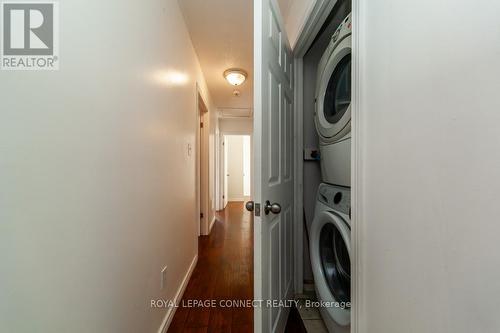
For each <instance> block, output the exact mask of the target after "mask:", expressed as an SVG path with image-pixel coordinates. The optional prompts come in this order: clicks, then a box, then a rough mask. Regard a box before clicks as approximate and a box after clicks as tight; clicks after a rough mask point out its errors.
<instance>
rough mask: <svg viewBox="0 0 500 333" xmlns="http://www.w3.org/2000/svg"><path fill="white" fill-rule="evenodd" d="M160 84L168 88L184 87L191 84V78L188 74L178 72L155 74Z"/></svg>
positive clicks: (169, 71) (170, 71)
mask: <svg viewBox="0 0 500 333" xmlns="http://www.w3.org/2000/svg"><path fill="white" fill-rule="evenodd" d="M155 78H156V80H157V81H158V82H160V83H162V84H166V85H168V86H184V85H186V84H187V83H188V82H189V76H188V75H187V74H186V73H183V72H181V71H176V70H167V71H159V72H157V73H156V74H155Z"/></svg>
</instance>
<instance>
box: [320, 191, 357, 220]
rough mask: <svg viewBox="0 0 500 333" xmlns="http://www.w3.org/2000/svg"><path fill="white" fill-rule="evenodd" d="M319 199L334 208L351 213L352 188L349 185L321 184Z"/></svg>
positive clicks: (344, 212) (346, 213) (347, 213)
mask: <svg viewBox="0 0 500 333" xmlns="http://www.w3.org/2000/svg"><path fill="white" fill-rule="evenodd" d="M318 201H320V202H322V203H324V204H325V205H327V206H328V207H331V208H332V209H333V210H336V211H338V212H341V213H343V214H345V215H349V211H350V208H351V189H350V188H348V187H342V186H334V185H328V184H321V185H320V186H319V190H318Z"/></svg>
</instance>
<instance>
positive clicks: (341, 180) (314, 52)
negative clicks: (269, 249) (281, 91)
mask: <svg viewBox="0 0 500 333" xmlns="http://www.w3.org/2000/svg"><path fill="white" fill-rule="evenodd" d="M350 14H351V1H350V0H340V1H337V2H336V4H335V6H334V7H333V9H332V10H331V12H330V13H329V15H328V17H327V18H326V20H325V22H324V23H323V24H322V26H321V28H320V29H319V31H318V33H317V34H316V36H315V38H314V41H313V42H312V44H311V46H310V47H309V48H308V50H307V51H306V53H305V54H304V56H303V58H302V75H303V77H302V84H301V86H302V101H303V105H302V134H303V144H302V147H301V148H302V150H303V165H302V171H303V194H302V201H303V214H302V216H303V235H304V237H303V272H302V273H303V280H304V285H305V288H306V289H307V288H311V287H312V285H314V289H315V293H316V297H317V298H318V299H319V300H322V301H328V302H336V303H339V304H347V303H350V302H351V299H350V265H351V261H350V257H349V256H350V185H351V181H350V178H351V136H350V121H351V115H350V113H351V110H350V99H351V30H352V22H351V15H350ZM299 109H300V107H299ZM311 261H312V264H311ZM321 310H322V311H321V315H322V317H323V320H324V322H325V325H326V326H327V328H328V329H329V331H330V332H335V333H337V332H349V331H350V308H349V306H346V307H345V308H344V309H340V308H337V307H331V308H322V309H321Z"/></svg>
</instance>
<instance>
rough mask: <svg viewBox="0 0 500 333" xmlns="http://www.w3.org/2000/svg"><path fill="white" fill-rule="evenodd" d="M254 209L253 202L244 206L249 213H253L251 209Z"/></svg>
mask: <svg viewBox="0 0 500 333" xmlns="http://www.w3.org/2000/svg"><path fill="white" fill-rule="evenodd" d="M254 207H255V204H254V202H253V201H248V202H247V203H246V204H245V208H246V209H247V210H248V211H249V212H253V209H254Z"/></svg>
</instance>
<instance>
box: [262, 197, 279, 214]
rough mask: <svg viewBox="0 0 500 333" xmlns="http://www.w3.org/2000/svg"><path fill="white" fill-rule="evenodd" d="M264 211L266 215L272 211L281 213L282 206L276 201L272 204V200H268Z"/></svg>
mask: <svg viewBox="0 0 500 333" xmlns="http://www.w3.org/2000/svg"><path fill="white" fill-rule="evenodd" d="M264 212H265V213H266V215H269V213H270V212H271V213H273V214H279V213H281V206H280V205H279V204H278V203H276V202H275V203H273V204H271V202H270V201H269V200H267V201H266V205H265V206H264Z"/></svg>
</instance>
